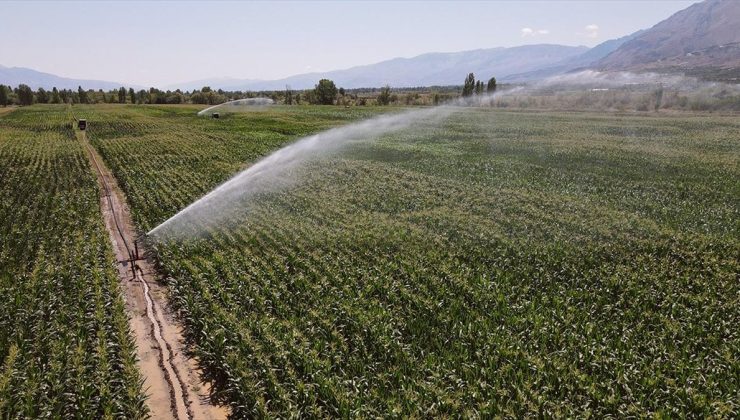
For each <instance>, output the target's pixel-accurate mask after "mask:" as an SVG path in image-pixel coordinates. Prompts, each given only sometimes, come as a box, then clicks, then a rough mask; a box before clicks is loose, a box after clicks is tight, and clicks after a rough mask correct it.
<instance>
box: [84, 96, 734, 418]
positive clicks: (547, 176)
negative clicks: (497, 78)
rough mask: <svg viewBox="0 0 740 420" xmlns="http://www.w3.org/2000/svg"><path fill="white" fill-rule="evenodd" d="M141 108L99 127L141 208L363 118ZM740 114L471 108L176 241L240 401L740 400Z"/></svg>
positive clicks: (210, 339) (576, 412) (163, 209)
mask: <svg viewBox="0 0 740 420" xmlns="http://www.w3.org/2000/svg"><path fill="white" fill-rule="evenodd" d="M98 112H100V114H99V115H98V116H96V117H95V118H96V119H100V120H116V119H117V118H121V117H120V115H121V114H122V112H123V111H116V112H112V111H110V112H109V111H106V110H105V109H102V108H101V110H100V111H98ZM125 112H126V115H127V118H128V119H129V120H130V121H129V124H133V125H132V127H135V128H133V129H131V130H130V131H128V130H129V129H128V128H127V127H128V126H127V125H124V124H120V125H116V126H115V127H116V128H110V129H108V128H106V129H101V130H100V131H98V129H97V128H92V129H91V131H90V134H91V136H92V140H93V142H94V144H95V146H96V147H97V148H98V149H99V150H100V152H101V154H102V155H103V156H104V158H105V159H106V162H107V163H108V164H109V166H111V167H112V169H113V171H114V173H115V174H116V176H117V177H118V178H119V181H120V182H121V184H122V186H123V188H124V190H125V192H126V194H127V196H128V197H129V202H130V204H131V206H132V211H133V212H134V215H135V219H136V223H138V226H139V228H140V229H141V230H142V231H146V230H149V229H151V228H153V227H155V226H156V225H157V224H158V223H160V222H162V221H164V220H166V219H167V218H168V217H170V216H172V215H173V214H175V213H176V212H177V211H178V210H180V209H182V208H183V207H185V206H186V205H187V204H189V203H190V202H192V201H193V200H195V199H197V198H198V197H199V196H200V195H202V194H204V193H206V192H208V191H209V190H210V189H212V188H213V187H215V186H216V185H218V184H219V183H220V182H222V181H223V180H225V179H227V178H228V177H229V176H230V175H232V174H234V173H235V172H237V171H238V170H239V169H241V168H243V167H244V166H245V165H248V164H249V163H250V162H254V161H255V160H256V159H257V158H258V157H259V156H263V155H265V154H266V153H267V152H269V151H270V150H273V149H275V148H277V147H279V146H280V145H282V144H284V143H286V142H288V141H290V140H291V139H292V138H295V137H297V136H299V135H301V134H305V133H307V132H311V131H314V130H319V129H322V128H325V127H327V126H330V125H335V124H340V123H343V122H345V121H348V120H351V119H352V118H354V117H355V116H353V115H349V114H348V115H347V116H344V117H341V118H340V117H337V116H336V115H329V114H326V113H324V111H323V108H321V107H316V108H312V107H303V108H290V109H287V110H286V109H283V108H277V109H275V110H272V111H269V112H268V113H254V114H249V113H247V114H240V115H230V116H228V118H225V119H222V120H210V119H198V118H195V117H193V116H189V115H188V114H187V112H190V111H189V110H187V109H184V108H182V109H175V110H173V111H170V114H166V113H165V112H164V111H163V110H161V109H158V108H126V111H125ZM327 112H328V111H327ZM342 112H343V111H341V110H336V109H334V108H332V109H331V113H334V114H337V113H339V114H341V113H342ZM347 112H349V113H351V112H354V111H347ZM116 124H118V123H116ZM93 127H94V126H93ZM739 130H740V124H738V123H737V121H736V120H735V119H733V118H730V117H720V116H691V117H686V116H682V117H680V118H679V117H672V116H660V117H651V116H630V115H618V114H610V115H597V114H588V113H585V114H577V113H569V114H564V113H525V112H502V111H500V110H491V109H462V110H460V111H459V112H456V113H454V114H453V115H452V116H451V117H449V118H447V119H445V120H443V121H438V122H435V121H425V122H423V123H421V124H419V125H417V126H415V127H412V128H410V129H408V130H404V131H402V132H397V133H392V134H389V135H386V136H384V137H382V138H381V139H379V140H378V141H377V142H373V143H363V142H355V143H353V144H352V145H351V146H350V147H348V148H347V149H346V150H344V151H343V152H342V153H340V154H338V155H333V156H332V157H327V158H326V159H320V160H315V161H312V162H311V163H309V164H308V165H306V166H305V167H304V168H303V169H301V171H300V173H299V174H298V175H297V179H298V180H299V182H297V183H293V184H290V183H289V184H288V186H287V187H284V188H282V189H279V190H276V191H274V192H271V193H263V194H261V195H260V196H258V197H249V199H248V200H245V201H243V202H237V203H235V207H236V208H239V209H240V210H239V211H237V212H235V214H234V215H233V216H232V217H231V218H230V219H229V220H228V221H227V222H226V223H224V224H222V225H218V226H215V227H214V226H211V227H210V228H209V230H208V231H207V232H205V234H203V235H201V236H199V237H193V238H189V239H177V240H168V241H165V242H160V243H156V244H154V245H155V246H156V252H157V260H158V263H159V265H160V269H161V270H162V272H163V273H164V274H165V275H166V276H167V278H168V282H169V285H170V288H171V292H172V299H173V302H174V303H175V305H176V307H177V308H178V309H179V311H180V314H181V316H182V319H183V320H184V322H185V325H186V333H187V336H188V339H189V340H190V341H191V342H192V344H193V345H194V353H195V354H196V356H197V357H198V358H199V360H200V362H201V364H202V365H203V366H204V368H205V375H206V379H208V380H210V381H212V382H213V383H214V393H215V396H216V397H217V399H218V400H220V401H225V402H228V403H229V404H230V406H231V408H232V413H233V416H234V417H237V418H241V417H275V416H282V417H288V416H292V417H321V418H324V417H350V416H353V417H354V416H357V417H408V416H414V417H443V416H449V417H457V416H464V417H490V416H494V415H500V416H507V417H525V416H545V417H551V416H558V417H587V416H594V417H627V416H637V417H646V416H662V417H684V416H695V417H705V416H715V417H725V418H733V417H737V416H738V415H740V400H739V397H738V389H740V379H738V378H740V333H738V329H737V327H736V326H737V325H740V302H738V299H739V298H740V282H738V272H739V271H740V264H739V263H738V255H740V235H739V234H738V232H740V229H738V228H739V227H740V225H739V224H738V220H740V218H739V217H738V215H739V214H738V213H739V212H740V202H739V200H738V197H739V196H740V184H738V181H737V180H738V179H740V170H738V168H739V166H738V163H740V147H739V146H740V145H739V144H738V141H740V139H738V136H737V133H738V131H739Z"/></svg>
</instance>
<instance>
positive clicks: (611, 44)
mask: <svg viewBox="0 0 740 420" xmlns="http://www.w3.org/2000/svg"><path fill="white" fill-rule="evenodd" d="M642 32H643V31H642V30H640V31H637V32H635V33H632V34H630V35H626V36H623V37H621V38H616V39H610V40H608V41H604V42H602V43H601V44H599V45H596V46H595V47H593V48H591V49H589V50H588V51H586V52H584V53H582V54H579V55H576V56H574V57H569V58H567V59H565V60H563V61H561V62H559V63H557V64H555V65H552V66H549V67H545V68H541V69H537V70H534V71H529V72H525V73H518V74H511V75H508V76H504V77H502V78H500V79H501V80H502V81H504V82H527V81H531V80H540V79H544V78H547V77H551V76H555V75H558V74H563V73H567V72H569V71H572V70H576V69H582V68H584V67H588V66H590V65H591V64H593V63H595V62H596V61H598V60H600V59H602V58H604V57H606V56H607V55H609V54H611V53H612V52H613V51H615V50H616V49H617V48H619V47H620V46H621V45H622V44H624V43H625V42H627V41H629V40H631V39H633V38H635V37H637V36H638V35H640V34H641V33H642Z"/></svg>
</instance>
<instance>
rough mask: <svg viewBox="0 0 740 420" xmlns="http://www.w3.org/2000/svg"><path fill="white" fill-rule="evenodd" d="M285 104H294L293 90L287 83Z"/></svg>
mask: <svg viewBox="0 0 740 420" xmlns="http://www.w3.org/2000/svg"><path fill="white" fill-rule="evenodd" d="M285 105H293V91H292V90H290V86H289V85H285Z"/></svg>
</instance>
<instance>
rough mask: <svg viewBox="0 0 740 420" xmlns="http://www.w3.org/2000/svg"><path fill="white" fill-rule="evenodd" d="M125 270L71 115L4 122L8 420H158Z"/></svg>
mask: <svg viewBox="0 0 740 420" xmlns="http://www.w3.org/2000/svg"><path fill="white" fill-rule="evenodd" d="M114 263H115V259H114V256H113V253H112V251H111V248H110V242H109V238H108V234H107V231H106V230H105V226H104V224H103V219H102V217H101V212H100V205H99V191H98V186H97V184H96V181H95V177H94V175H93V173H92V172H91V168H90V164H89V163H88V160H87V157H86V155H85V152H84V150H83V148H82V145H81V144H80V143H79V141H78V140H77V139H76V137H75V133H74V131H73V130H72V118H71V115H70V114H69V113H68V111H67V110H66V109H65V108H64V107H54V108H50V107H39V108H30V109H23V110H18V111H15V112H12V113H9V114H6V115H4V116H3V117H2V118H0V302H2V304H0V417H2V418H47V417H48V418H62V417H75V418H127V419H130V418H142V417H145V416H146V414H147V410H146V406H145V397H144V391H143V390H142V386H141V385H142V378H141V375H140V373H139V371H138V370H137V367H136V360H135V348H134V343H133V340H132V338H131V336H130V333H129V324H128V318H127V316H126V312H125V307H124V302H123V299H122V296H121V293H120V288H119V285H118V274H117V272H116V268H115V266H114Z"/></svg>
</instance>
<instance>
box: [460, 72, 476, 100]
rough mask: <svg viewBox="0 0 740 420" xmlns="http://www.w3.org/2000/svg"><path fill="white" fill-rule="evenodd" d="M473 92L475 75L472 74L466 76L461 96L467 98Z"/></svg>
mask: <svg viewBox="0 0 740 420" xmlns="http://www.w3.org/2000/svg"><path fill="white" fill-rule="evenodd" d="M473 90H475V75H474V74H473V73H470V74H468V77H466V78H465V84H463V90H462V96H464V97H468V96H472V95H473Z"/></svg>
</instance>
